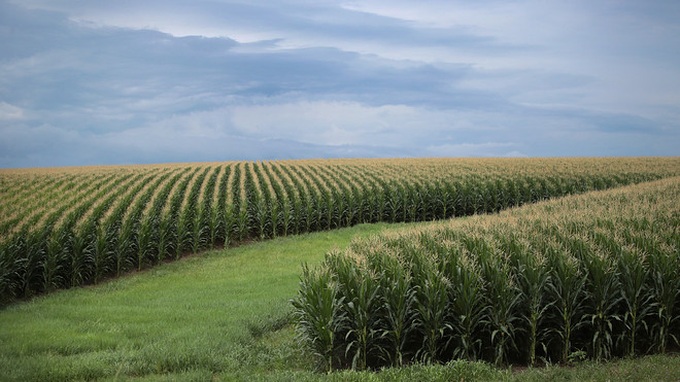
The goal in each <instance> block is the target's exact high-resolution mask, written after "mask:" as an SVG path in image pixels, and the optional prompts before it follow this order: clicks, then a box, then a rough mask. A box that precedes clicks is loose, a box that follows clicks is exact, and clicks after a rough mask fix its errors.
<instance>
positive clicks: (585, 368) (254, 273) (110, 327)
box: [0, 223, 680, 381]
mask: <svg viewBox="0 0 680 382" xmlns="http://www.w3.org/2000/svg"><path fill="white" fill-rule="evenodd" d="M425 224H427V223H425ZM404 226H405V225H386V224H377V225H361V226H356V227H353V228H347V229H342V230H335V231H330V232H322V233H315V234H307V235H301V236H291V237H287V238H279V239H274V240H270V241H265V242H258V243H253V244H249V245H244V246H241V247H238V248H230V249H226V250H220V251H211V252H207V253H204V254H202V255H198V256H194V257H189V258H186V259H183V260H181V261H178V262H175V263H169V264H165V265H162V266H160V267H158V268H154V269H152V270H149V271H145V272H141V273H138V274H133V275H128V276H125V277H123V278H121V279H117V280H111V281H109V282H106V283H104V284H102V285H98V286H93V287H85V288H76V289H71V290H66V291H60V292H57V293H54V294H51V295H47V296H42V297H39V298H36V299H34V300H31V301H28V302H23V303H17V304H14V305H11V306H9V307H7V308H5V309H3V310H1V311H0V381H71V380H110V381H114V380H116V381H117V380H142V381H166V380H167V381H185V380H186V381H189V380H193V381H210V380H243V381H251V380H268V381H270V380H307V381H313V380H325V379H330V380H343V381H347V380H357V381H359V380H361V381H363V380H384V381H390V380H401V381H414V380H441V381H444V380H517V379H519V380H534V381H542V380H565V379H566V380H602V381H604V380H645V379H649V378H651V379H654V380H677V379H678V378H679V377H680V371H678V370H680V357H673V356H654V357H646V358H643V359H639V360H632V361H620V362H615V363H610V364H606V365H597V364H591V363H588V364H584V365H581V366H579V367H575V368H558V367H552V368H548V369H535V370H532V371H524V372H521V373H514V372H511V371H509V370H497V369H494V368H492V367H491V366H489V365H485V364H469V363H465V362H455V363H453V364H449V365H445V366H412V367H409V368H405V369H402V370H388V371H383V372H380V373H368V372H363V373H357V372H347V371H346V372H342V373H337V374H333V375H331V376H326V375H323V374H317V373H314V372H312V371H310V370H311V369H312V368H313V364H312V363H311V358H310V357H308V356H306V355H305V354H303V353H302V352H301V351H300V350H299V348H298V346H297V344H296V342H295V339H294V332H293V328H292V326H291V325H284V324H285V323H286V322H287V320H286V319H285V318H286V316H287V314H288V312H289V311H290V304H289V302H288V301H289V299H290V298H292V297H293V296H294V295H295V294H296V292H297V288H298V281H299V279H298V277H299V274H300V269H301V268H300V265H301V263H303V262H307V263H309V264H310V265H315V264H317V263H319V262H320V261H321V260H322V259H323V256H324V254H325V253H326V252H328V251H329V250H332V249H334V248H337V249H342V248H345V247H346V246H347V245H348V244H349V243H350V241H351V240H352V239H354V238H361V237H367V236H370V235H372V234H377V233H380V232H384V231H385V230H395V229H400V228H402V227H404ZM280 326H283V327H282V328H281V327H280Z"/></svg>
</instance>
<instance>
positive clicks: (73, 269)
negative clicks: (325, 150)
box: [0, 158, 680, 302]
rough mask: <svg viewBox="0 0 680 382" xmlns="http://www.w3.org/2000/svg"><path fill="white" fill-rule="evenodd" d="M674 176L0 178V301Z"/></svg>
mask: <svg viewBox="0 0 680 382" xmlns="http://www.w3.org/2000/svg"><path fill="white" fill-rule="evenodd" d="M677 174H680V160H678V159H677V158H629V159H513V160H501V159H477V160H464V159H417V160H315V161H281V162H279V161H274V162H228V163H206V164H193V165H191V164H176V165H155V166H127V167H103V168H61V169H35V170H3V171H0V200H2V204H1V205H0V302H7V301H10V300H12V299H15V298H22V297H30V296H32V295H35V294H38V293H43V292H47V291H51V290H55V289H59V288H68V287H72V286H77V285H83V284H91V283H97V282H99V281H100V280H102V279H105V278H108V277H111V276H118V275H120V274H122V273H125V272H128V271H130V270H134V269H143V268H147V267H150V266H153V265H154V264H158V263H161V262H163V261H167V260H171V259H176V258H178V257H180V256H182V255H183V254H185V253H191V252H198V251H201V250H204V249H207V248H215V247H220V246H225V245H232V244H235V243H240V242H243V241H246V240H252V239H266V238H271V237H275V236H281V235H289V234H298V233H304V232H311V231H319V230H325V229H334V228H338V227H345V226H351V225H355V224H359V223H371V222H379V221H386V222H402V221H425V220H434V219H445V218H450V217H453V216H462V215H471V214H480V213H487V212H497V211H500V210H502V209H505V208H507V207H511V206H517V205H521V204H524V203H531V202H536V201H539V200H543V199H546V198H551V197H555V196H562V195H567V194H574V193H581V192H585V191H589V190H593V189H605V188H611V187H616V186H620V185H625V184H630V183H639V182H643V181H649V180H654V179H659V178H663V177H668V176H672V175H677Z"/></svg>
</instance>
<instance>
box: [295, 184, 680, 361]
mask: <svg viewBox="0 0 680 382" xmlns="http://www.w3.org/2000/svg"><path fill="white" fill-rule="evenodd" d="M679 199H680V178H677V177H676V178H670V179H665V180H660V181H657V182H653V183H648V184H643V185H636V186H630V187H627V188H621V189H616V190H610V191H603V192H593V193H589V194H585V195H579V196H570V197H567V198H563V199H558V200H553V201H547V202H543V203H539V204H535V205H533V206H526V207H524V208H520V209H514V210H510V211H505V212H502V213H501V214H499V215H491V216H489V215H487V216H477V217H474V218H469V219H464V220H462V221H459V220H452V221H449V222H437V223H432V225H431V226H428V227H426V228H421V229H417V230H412V231H407V232H403V233H400V234H397V235H386V236H381V237H375V238H371V239H367V240H363V241H357V242H354V243H353V244H352V246H351V247H350V248H349V249H348V250H347V251H346V252H344V253H338V252H332V253H329V254H328V255H327V256H326V259H325V261H324V263H323V264H322V265H321V266H320V267H318V268H315V269H309V268H308V267H305V268H304V269H303V276H302V278H301V283H300V291H299V294H298V296H297V297H296V298H295V299H294V300H293V305H294V307H295V316H296V318H297V327H298V331H299V333H300V334H301V336H302V338H303V339H304V340H305V343H306V344H307V346H308V347H309V349H311V350H312V352H313V353H314V354H316V355H317V357H318V359H319V361H320V365H321V367H322V368H324V369H326V370H329V369H333V368H349V367H351V368H355V369H366V368H378V367H384V366H400V365H404V364H408V363H412V362H442V363H445V362H448V361H450V360H451V359H465V360H484V361H488V362H493V363H495V364H497V365H506V364H509V363H514V364H525V365H526V364H528V365H535V364H537V363H544V362H558V363H568V362H570V361H572V360H574V359H580V358H591V359H595V360H605V359H610V358H612V357H624V356H635V355H640V354H647V353H651V352H661V353H664V352H666V351H667V350H668V349H669V348H671V347H672V346H679V345H680V343H679V342H678V341H679V340H680V231H679V230H678V227H680V204H678V202H677V201H678V200H679Z"/></svg>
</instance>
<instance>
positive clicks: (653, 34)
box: [0, 0, 680, 167]
mask: <svg viewBox="0 0 680 382" xmlns="http://www.w3.org/2000/svg"><path fill="white" fill-rule="evenodd" d="M678 36H680V2H678V1H670V0H669V1H637V0H635V1H626V0H620V1H613V0H612V1H609V0H598V1H591V0H573V1H551V0H548V1H545V0H516V1H512V0H511V1H506V0H503V1H496V0H484V1H418V2H415V1H404V0H390V1H382V0H376V1H373V0H369V1H340V0H338V1H333V0H320V1H318V0H317V1H311V0H279V1H257V0H248V1H245V0H244V1H239V0H211V1H208V0H194V1H178V0H144V1H141V0H118V1H107V2H103V1H88V0H15V1H12V0H0V167H40V166H63V165H96V164H131V163H162V162H184V161H223V160H236V159H252V160H258V159H291V158H320V157H435V156H437V157H438V156H453V157H471V156H501V157H503V156H530V157H541V156H637V155H674V156H675V155H680V37H678Z"/></svg>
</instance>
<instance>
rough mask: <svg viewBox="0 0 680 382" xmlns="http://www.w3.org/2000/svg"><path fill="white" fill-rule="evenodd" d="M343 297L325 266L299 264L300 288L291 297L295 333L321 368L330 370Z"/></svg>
mask: <svg viewBox="0 0 680 382" xmlns="http://www.w3.org/2000/svg"><path fill="white" fill-rule="evenodd" d="M343 302H344V301H343V298H342V297H340V296H339V295H338V285H337V281H335V280H334V279H333V276H332V274H331V272H330V271H329V270H328V269H323V268H321V269H318V270H310V269H309V268H308V267H307V266H306V265H303V268H302V276H301V278H300V292H299V294H298V296H297V297H296V298H295V299H294V300H292V304H293V307H294V309H295V310H294V313H293V314H294V316H295V317H296V320H297V330H298V335H299V336H300V338H301V339H302V341H303V342H304V343H305V344H307V345H308V346H309V347H310V349H311V351H312V353H313V354H314V355H315V356H316V357H317V358H318V359H319V360H320V366H321V368H322V369H323V370H324V371H327V372H330V371H332V370H333V366H334V360H335V353H336V350H337V349H336V342H337V340H338V339H337V338H336V332H337V331H338V329H339V328H342V327H343V326H344V325H345V321H346V317H345V316H344V315H343V314H342V312H343V311H342V309H341V306H342V304H343Z"/></svg>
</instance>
